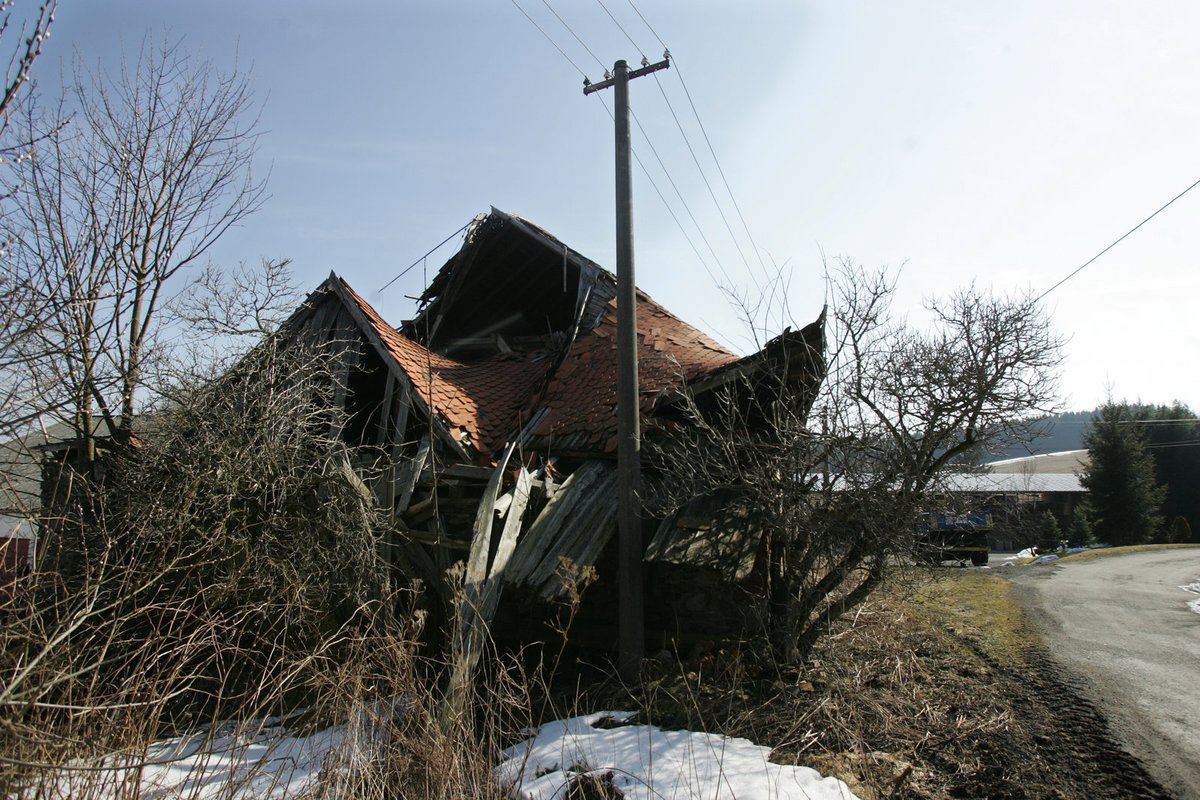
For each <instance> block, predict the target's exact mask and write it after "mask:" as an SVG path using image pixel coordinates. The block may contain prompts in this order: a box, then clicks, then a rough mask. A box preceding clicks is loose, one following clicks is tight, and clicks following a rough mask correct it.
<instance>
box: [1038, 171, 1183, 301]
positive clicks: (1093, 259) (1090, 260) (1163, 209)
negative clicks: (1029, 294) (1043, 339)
mask: <svg viewBox="0 0 1200 800" xmlns="http://www.w3.org/2000/svg"><path fill="white" fill-rule="evenodd" d="M1197 186H1200V179H1197V180H1196V182H1195V183H1193V184H1192V185H1191V186H1189V187H1187V188H1186V189H1184V190H1183V191H1182V192H1180V193H1179V194H1177V195H1175V196H1174V197H1172V198H1171V199H1170V200H1168V201H1167V203H1166V205H1164V206H1163V207H1162V208H1160V209H1158V211H1155V212H1154V213H1153V214H1151V215H1150V216H1148V217H1146V218H1145V219H1144V220H1142V221H1141V222H1139V223H1138V224H1137V225H1134V226H1133V227H1132V228H1130V229H1129V230H1128V231H1126V232H1125V234H1124V235H1123V236H1122V237H1121V238H1120V239H1117V240H1116V241H1115V242H1113V243H1112V244H1110V245H1109V246H1108V247H1106V248H1104V249H1103V250H1101V251H1100V252H1099V253H1096V255H1094V256H1092V257H1091V258H1089V259H1088V260H1087V261H1085V262H1084V263H1083V264H1081V265H1080V266H1078V267H1076V268H1075V270H1074V271H1073V272H1072V273H1071V274H1070V275H1068V276H1067V277H1065V278H1063V279H1062V280H1061V281H1059V282H1058V283H1056V284H1054V285H1053V286H1051V287H1050V288H1049V289H1047V290H1046V291H1044V292H1042V293H1041V294H1039V295H1038V296H1037V297H1036V298H1034V302H1035V303H1036V302H1037V301H1038V300H1041V299H1042V298H1043V297H1045V296H1046V295H1048V294H1050V293H1051V292H1053V291H1054V290H1055V289H1057V288H1058V287H1060V286H1062V285H1063V284H1064V283H1066V282H1067V281H1069V280H1071V278H1074V277H1075V276H1076V275H1078V274H1079V273H1080V272H1082V271H1083V269H1084V267H1087V266H1088V265H1089V264H1091V263H1092V262H1093V261H1095V260H1096V259H1098V258H1099V257H1100V256H1102V255H1104V254H1105V253H1107V252H1108V251H1109V250H1112V249H1113V248H1114V247H1116V246H1117V245H1119V244H1120V243H1121V242H1123V241H1125V239H1126V237H1128V236H1129V235H1130V234H1132V233H1133V232H1134V231H1136V230H1137V229H1138V228H1140V227H1142V226H1143V225H1145V224H1146V223H1147V222H1149V221H1150V220H1152V219H1154V218H1155V217H1157V216H1158V215H1159V214H1161V213H1162V212H1163V211H1166V210H1167V208H1169V207H1170V206H1171V204H1172V203H1174V202H1175V201H1176V200H1178V199H1179V198H1181V197H1183V196H1184V195H1185V194H1187V193H1188V192H1190V191H1191V190H1192V189H1195V188H1196V187H1197Z"/></svg>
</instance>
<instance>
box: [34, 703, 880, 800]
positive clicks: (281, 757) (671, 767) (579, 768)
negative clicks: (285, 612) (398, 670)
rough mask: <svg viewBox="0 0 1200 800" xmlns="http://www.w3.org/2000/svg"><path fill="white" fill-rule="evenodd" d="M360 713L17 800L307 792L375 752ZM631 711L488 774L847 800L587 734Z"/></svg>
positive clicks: (530, 797)
mask: <svg viewBox="0 0 1200 800" xmlns="http://www.w3.org/2000/svg"><path fill="white" fill-rule="evenodd" d="M360 716H361V720H356V724H352V725H339V726H334V727H330V728H326V729H324V730H319V731H316V732H314V733H311V734H308V735H294V734H292V733H289V732H288V731H287V730H286V729H285V728H284V727H283V726H281V725H278V724H277V721H267V722H263V723H260V724H258V725H254V726H252V727H248V726H242V727H241V728H240V729H239V728H235V727H234V726H232V725H228V726H217V728H216V729H214V730H212V731H209V732H201V733H195V734H190V735H188V736H181V737H176V738H172V739H166V740H163V741H159V742H155V743H154V744H153V745H151V746H150V747H149V748H148V749H147V750H146V751H145V752H142V753H136V754H111V755H108V756H105V757H104V758H101V759H98V760H95V761H90V762H86V763H85V762H77V763H75V764H73V765H71V766H69V767H67V768H65V769H62V770H61V771H59V772H58V773H57V774H56V775H54V776H53V777H52V778H49V779H46V780H43V781H42V782H40V783H37V784H35V785H30V786H27V787H25V791H23V792H20V793H18V795H17V797H18V798H26V797H28V798H34V797H36V798H64V799H65V798H92V799H93V800H108V798H119V797H130V796H137V797H140V798H142V799H143V800H180V799H181V798H187V799H188V800H241V799H244V800H251V798H253V800H282V799H283V798H297V797H303V796H306V795H308V796H311V795H312V794H313V793H315V791H316V790H317V789H318V788H319V784H320V783H321V782H322V781H325V782H328V781H329V780H330V779H331V778H334V779H336V776H337V775H338V774H340V773H341V772H342V771H343V770H349V771H353V769H354V767H355V764H353V763H351V761H350V759H351V757H354V756H357V757H358V758H361V759H369V758H370V754H371V753H373V752H376V750H375V748H374V747H373V741H374V737H375V735H376V734H375V733H374V732H376V731H379V730H380V729H379V728H378V727H376V726H374V725H372V723H371V721H370V716H369V715H367V714H363V715H360ZM633 716H634V715H633V714H631V713H624V712H607V713H599V714H592V715H589V716H585V717H575V718H573V719H566V720H560V721H556V722H550V723H547V724H545V725H543V726H542V727H541V728H540V729H539V730H538V732H537V734H536V735H535V736H533V737H532V738H530V739H529V740H527V741H526V742H523V743H522V744H518V745H515V746H514V747H510V748H508V749H507V750H505V751H504V753H503V760H502V762H501V763H500V765H499V766H498V767H496V769H495V773H494V774H495V778H496V780H497V781H498V782H499V784H500V785H501V786H502V787H504V788H505V789H506V790H507V791H508V792H509V793H510V795H511V796H512V797H514V798H518V799H519V800H562V798H564V797H565V796H566V793H567V784H568V781H570V780H572V779H573V778H576V777H577V776H579V775H581V774H584V773H590V774H592V775H596V776H600V775H604V774H605V773H612V782H613V785H614V786H616V787H617V788H618V789H620V790H621V791H622V792H624V794H625V797H627V798H630V800H640V799H641V798H645V799H646V800H649V799H650V798H654V800H673V799H678V800H683V798H705V800H733V798H737V800H755V798H763V800H766V798H771V800H792V799H793V798H796V799H799V798H804V800H857V798H855V795H854V794H853V793H852V792H851V791H850V789H849V788H848V787H847V786H846V784H844V783H842V782H841V781H840V780H838V779H836V778H823V777H821V775H820V774H819V773H818V772H817V771H816V770H813V769H809V768H808V767H789V766H783V765H779V764H771V763H769V762H768V761H767V757H768V756H769V755H770V752H771V751H770V748H767V747H760V746H758V745H755V744H753V743H752V742H749V741H747V740H745V739H730V738H726V737H722V736H715V735H712V734H706V733H692V732H690V731H663V730H660V729H658V728H656V727H653V726H649V725H619V724H618V725H617V726H616V727H612V728H609V729H605V728H600V727H595V725H596V723H598V722H600V721H601V720H608V721H610V722H611V723H614V724H616V723H620V722H625V721H627V720H629V719H631V718H632V717H633ZM269 726H274V727H269ZM134 787H139V788H140V793H138V792H135V791H133V789H134ZM323 788H325V789H330V788H331V787H329V786H328V785H325V786H324V787H323ZM335 788H336V787H335ZM336 795H337V792H336V791H334V796H336Z"/></svg>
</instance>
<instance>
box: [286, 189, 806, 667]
mask: <svg viewBox="0 0 1200 800" xmlns="http://www.w3.org/2000/svg"><path fill="white" fill-rule="evenodd" d="M615 294H616V280H615V278H614V276H613V275H612V274H611V273H609V272H607V271H606V270H604V269H603V268H601V267H600V266H599V265H597V264H596V263H594V262H592V261H590V260H589V259H587V258H585V257H584V256H582V255H580V254H579V253H577V252H575V251H574V250H572V249H571V248H569V247H567V246H566V245H565V244H563V243H562V242H560V241H559V240H558V239H556V238H554V237H553V236H551V235H550V234H549V233H547V232H546V231H544V230H542V229H541V228H539V227H537V226H535V225H534V224H532V223H530V222H529V221H528V220H525V219H522V218H520V217H518V216H515V215H512V214H507V213H504V212H501V211H497V210H493V211H492V212H491V213H490V214H489V215H487V216H480V217H478V218H477V219H476V221H475V222H474V223H473V224H472V226H471V227H470V228H469V230H468V233H467V236H466V240H465V242H464V244H463V246H462V248H461V249H460V250H459V251H458V252H457V253H456V254H455V255H454V256H453V257H452V258H450V260H449V261H447V262H446V264H445V265H444V266H443V267H442V268H441V270H440V271H439V272H438V274H437V275H436V277H434V279H433V281H432V282H431V283H430V285H429V287H428V288H427V289H426V290H425V292H424V294H423V295H422V296H421V297H420V299H419V302H420V306H419V313H418V315H417V316H416V318H415V319H412V320H409V321H406V322H404V323H403V324H401V325H400V326H398V327H393V326H391V325H389V324H388V323H386V322H385V321H384V320H383V319H382V318H381V317H380V316H379V314H377V313H376V312H375V310H374V309H373V308H371V306H370V305H369V304H368V303H367V302H366V300H364V299H363V297H362V296H360V295H359V294H357V293H356V292H355V291H354V290H353V289H352V288H351V287H350V286H349V285H348V284H347V283H346V282H345V281H344V280H342V279H340V278H339V277H337V276H336V275H332V274H331V275H330V277H329V278H328V279H327V280H326V281H325V282H324V283H323V284H322V285H321V286H320V287H319V288H317V289H316V290H315V291H314V292H313V293H312V294H311V295H310V296H309V297H308V299H307V300H306V301H305V303H304V304H303V306H302V307H301V308H300V309H299V310H298V311H297V312H296V314H295V315H294V316H293V318H292V319H291V320H290V322H289V323H288V328H287V330H289V331H290V335H291V336H295V337H297V339H298V340H304V341H308V342H316V343H320V344H323V345H326V346H330V347H335V348H336V349H337V350H338V353H339V358H340V359H341V360H340V371H341V378H340V382H339V386H338V389H337V392H336V401H335V402H338V403H340V404H343V406H344V410H345V412H346V423H345V426H344V428H343V430H342V431H341V435H342V436H343V437H344V438H345V440H346V441H347V443H349V444H351V445H353V446H355V449H356V451H357V452H360V453H364V454H366V457H365V460H364V461H363V462H362V463H360V464H358V465H356V466H357V467H358V468H359V469H361V470H362V472H363V474H364V476H366V477H367V480H368V482H369V483H370V485H372V486H373V489H374V492H375V495H376V499H377V501H378V503H379V505H380V507H381V508H383V509H385V510H386V511H387V513H388V516H389V518H390V520H391V530H389V531H387V532H385V535H386V538H387V544H386V551H387V553H388V557H389V559H390V560H391V562H392V564H393V565H394V568H395V569H396V570H397V571H398V573H399V574H401V575H403V576H405V577H408V578H418V579H420V580H421V581H422V583H423V584H424V586H426V587H427V588H429V589H430V590H431V592H432V593H433V594H434V595H435V596H436V595H438V594H440V595H441V599H442V600H444V601H448V600H449V592H450V587H449V586H448V582H447V578H446V571H447V569H448V568H449V567H451V566H452V565H453V564H454V563H456V562H460V561H466V562H468V572H467V582H468V591H469V592H471V593H472V594H471V596H472V597H473V598H474V600H475V602H473V604H472V605H473V607H474V610H475V611H477V612H478V613H479V615H480V616H481V617H482V618H484V619H486V620H489V621H491V630H492V634H493V635H494V636H496V637H497V638H504V637H506V636H512V637H520V638H521V639H525V640H528V639H531V638H532V639H536V638H540V637H542V636H544V635H545V634H546V629H545V627H544V624H543V623H544V620H545V617H546V613H547V611H548V610H550V609H553V608H554V605H555V603H557V602H559V601H561V600H562V598H563V597H564V595H565V594H568V593H569V589H570V585H571V584H570V578H569V577H567V576H564V574H563V566H564V564H568V565H570V568H571V569H574V570H577V571H583V570H585V569H588V568H594V569H595V571H596V573H597V574H598V576H599V579H598V580H597V581H596V583H595V584H594V585H593V586H592V587H591V588H590V589H589V590H588V592H587V595H586V598H585V601H584V604H583V608H582V609H581V610H580V614H579V616H578V617H577V618H576V622H575V626H574V628H573V630H572V637H573V639H574V640H575V641H577V642H582V643H584V644H594V645H598V646H603V647H608V646H611V645H612V644H613V643H614V642H615V635H614V631H615V608H616V597H615V592H616V581H615V580H614V578H615V572H616V570H615V549H616V548H615V541H614V540H615V536H614V533H615V530H616V508H617V503H616V463H615V459H616V425H617V422H616V409H615V404H616V400H615V394H616V392H615V383H616V381H615V375H616V349H615V348H616V344H615V343H616V307H615V302H614V296H615ZM638 349H639V359H640V396H641V413H642V415H643V416H644V418H646V419H647V420H648V421H650V422H653V420H654V419H655V418H656V417H657V416H659V415H668V416H669V415H671V414H672V413H674V414H675V416H676V417H678V416H679V414H678V412H677V410H675V411H673V404H674V403H676V402H677V401H678V399H679V397H680V396H681V392H682V391H684V390H685V388H686V389H687V390H688V391H690V392H692V393H694V395H697V396H699V395H705V394H709V393H715V392H717V391H718V390H719V389H720V388H721V387H723V386H728V385H731V384H732V383H734V382H740V383H743V384H745V385H747V386H752V387H761V389H762V393H763V398H764V399H763V402H764V403H765V402H768V401H769V400H768V398H777V397H779V396H780V394H781V393H783V394H784V395H787V396H789V397H792V398H795V400H796V402H797V404H798V405H800V406H802V407H804V408H807V405H808V404H809V403H811V397H812V395H813V393H814V391H815V388H816V386H817V384H818V383H819V381H820V379H821V376H822V371H823V360H822V353H823V320H818V321H817V322H814V323H812V324H811V325H809V326H807V327H805V328H804V329H803V330H801V331H798V332H794V333H792V332H786V333H785V334H784V335H783V336H781V337H779V338H777V339H775V340H773V341H772V342H771V343H770V344H769V345H768V346H767V347H766V348H764V349H763V350H762V351H760V352H758V353H755V354H752V355H750V356H747V357H742V358H740V357H738V356H737V355H735V354H734V353H731V352H730V351H728V350H727V349H725V348H724V347H722V346H721V345H719V344H717V343H716V342H714V341H713V340H712V339H710V338H709V337H707V336H705V335H704V334H703V333H701V332H700V331H698V330H696V329H695V328H693V327H691V326H689V325H687V324H686V323H684V322H682V321H681V320H679V319H678V318H677V317H675V316H674V315H672V314H671V313H670V312H668V311H667V310H666V309H664V308H663V307H662V306H660V305H658V304H657V303H656V302H654V301H653V300H652V299H650V298H649V297H648V296H646V295H645V294H643V293H641V292H639V293H638ZM748 378H753V380H747V379H748ZM751 394H752V395H753V394H754V390H752V391H751ZM753 400H754V398H753V397H751V398H750V401H751V402H753ZM709 505H711V501H709ZM704 506H705V504H704V503H703V502H699V503H698V504H693V506H692V507H689V508H688V509H685V511H684V512H681V513H680V514H677V515H676V516H674V517H672V518H671V519H668V520H657V521H656V520H647V521H646V523H645V539H646V541H647V542H648V546H647V548H646V555H645V563H646V570H645V575H646V598H647V601H646V608H647V618H646V632H647V646H648V647H649V648H658V647H662V646H664V645H669V643H670V642H671V641H672V640H673V641H676V642H683V641H686V640H688V639H690V638H693V637H713V636H721V635H730V634H737V633H739V632H741V631H743V630H745V629H747V628H753V627H756V626H757V623H756V621H755V620H754V619H753V617H754V615H755V613H756V612H755V609H756V604H755V603H748V602H745V601H744V599H745V598H741V599H737V600H735V599H734V596H737V595H741V594H746V595H747V596H752V595H753V594H754V586H755V583H756V581H755V575H756V572H759V571H761V569H762V565H761V563H760V562H761V552H760V551H761V549H762V548H761V546H760V544H761V542H760V539H761V536H760V535H759V533H758V532H756V531H755V530H754V529H753V526H751V525H747V524H745V520H744V519H740V518H738V516H737V515H736V514H728V513H726V514H722V513H721V512H720V509H718V508H707V507H704ZM501 597H503V602H501ZM438 605H440V607H441V608H443V609H444V608H446V607H448V603H442V604H431V610H432V611H436V610H437V607H436V606H438ZM433 622H434V624H437V623H444V622H445V619H444V617H443V618H441V619H440V620H439V619H437V618H436V617H435V620H433Z"/></svg>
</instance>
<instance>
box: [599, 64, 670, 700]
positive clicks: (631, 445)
mask: <svg viewBox="0 0 1200 800" xmlns="http://www.w3.org/2000/svg"><path fill="white" fill-rule="evenodd" d="M663 55H664V58H663V60H662V61H659V62H658V63H656V64H647V63H646V61H645V59H643V60H642V68H641V69H637V70H634V71H632V72H630V70H629V65H628V64H626V63H625V62H624V61H618V62H617V63H616V64H615V65H614V66H613V74H612V77H610V78H606V79H605V80H603V81H601V82H600V83H588V81H587V79H584V86H583V93H584V94H585V95H588V94H591V93H592V92H598V91H600V90H601V89H607V88H608V87H610V86H611V87H613V92H614V94H613V100H614V105H615V106H616V108H615V109H614V111H613V123H614V128H615V131H616V151H617V544H618V549H617V596H618V601H617V602H618V606H617V625H618V630H619V633H618V638H619V641H618V653H619V656H618V661H617V666H618V668H619V669H620V671H621V674H622V675H623V676H624V677H626V678H633V677H635V676H636V675H637V672H638V669H639V668H640V666H641V662H642V655H643V650H644V647H645V610H644V608H643V602H642V553H643V547H642V520H641V510H640V508H639V504H638V491H639V489H640V484H641V473H642V453H641V448H642V436H641V431H640V421H639V410H640V409H639V399H638V364H637V287H636V286H635V284H634V279H633V171H632V165H631V158H632V150H631V148H630V135H629V81H631V80H633V79H634V78H640V77H641V76H643V75H649V74H650V73H652V72H657V71H658V70H660V69H667V68H668V67H669V66H671V62H670V54H669V53H664V54H663Z"/></svg>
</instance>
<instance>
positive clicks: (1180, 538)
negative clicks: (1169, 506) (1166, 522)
mask: <svg viewBox="0 0 1200 800" xmlns="http://www.w3.org/2000/svg"><path fill="white" fill-rule="evenodd" d="M1169 539H1170V542H1171V544H1184V543H1185V542H1190V541H1192V526H1191V525H1188V521H1187V517H1176V518H1175V519H1173V520H1172V521H1171V535H1170V537H1169Z"/></svg>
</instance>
